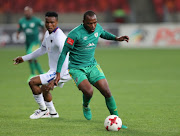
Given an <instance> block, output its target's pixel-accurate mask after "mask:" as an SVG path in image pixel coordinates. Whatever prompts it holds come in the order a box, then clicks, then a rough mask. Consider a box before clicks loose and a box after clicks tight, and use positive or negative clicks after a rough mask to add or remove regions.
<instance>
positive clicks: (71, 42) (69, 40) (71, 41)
mask: <svg viewBox="0 0 180 136" xmlns="http://www.w3.org/2000/svg"><path fill="white" fill-rule="evenodd" d="M67 43H68V44H70V45H73V44H74V40H73V39H71V38H69V37H68V39H67Z"/></svg>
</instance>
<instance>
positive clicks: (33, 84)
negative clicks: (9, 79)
mask: <svg viewBox="0 0 180 136" xmlns="http://www.w3.org/2000/svg"><path fill="white" fill-rule="evenodd" d="M40 85H41V80H40V77H39V76H35V77H33V78H31V80H30V81H29V86H30V88H31V90H32V93H33V96H34V99H35V101H36V102H37V103H38V105H39V109H38V110H36V111H35V113H34V114H32V115H31V116H30V118H31V119H38V118H40V117H42V116H43V115H44V114H46V113H47V112H48V110H47V108H46V105H45V102H44V98H43V95H42V91H41V88H40Z"/></svg>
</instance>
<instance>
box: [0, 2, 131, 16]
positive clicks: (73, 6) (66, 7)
mask: <svg viewBox="0 0 180 136" xmlns="http://www.w3.org/2000/svg"><path fill="white" fill-rule="evenodd" d="M27 5H28V6H31V7H33V9H34V11H35V12H45V11H52V10H55V11H57V12H60V13H74V12H75V13H80V12H84V11H86V10H89V9H91V10H93V11H95V12H105V11H107V10H110V11H114V10H116V9H119V8H121V9H123V10H125V11H126V12H129V5H128V0H50V1H45V0H4V1H1V2H0V13H4V12H10V13H21V12H23V9H24V7H25V6H27Z"/></svg>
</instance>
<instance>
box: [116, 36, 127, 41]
mask: <svg viewBox="0 0 180 136" xmlns="http://www.w3.org/2000/svg"><path fill="white" fill-rule="evenodd" d="M115 40H116V41H120V42H121V41H126V42H128V41H129V37H128V36H121V37H116V38H115Z"/></svg>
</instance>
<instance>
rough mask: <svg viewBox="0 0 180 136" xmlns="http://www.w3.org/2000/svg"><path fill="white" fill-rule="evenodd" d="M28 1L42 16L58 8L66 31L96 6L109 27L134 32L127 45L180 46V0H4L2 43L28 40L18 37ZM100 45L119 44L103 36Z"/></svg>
mask: <svg viewBox="0 0 180 136" xmlns="http://www.w3.org/2000/svg"><path fill="white" fill-rule="evenodd" d="M27 5H28V6H31V7H32V8H33V9H34V14H35V15H36V16H38V17H40V18H41V19H42V20H44V14H45V12H47V11H56V12H58V13H59V16H60V17H59V18H60V22H59V23H60V25H59V26H60V27H61V28H62V29H63V30H64V32H65V33H66V34H67V33H68V32H69V31H70V30H71V29H72V28H73V27H75V26H76V25H78V24H79V23H81V22H82V15H83V13H84V12H85V11H86V10H93V11H95V12H96V13H97V16H98V21H99V23H101V24H102V25H103V26H104V28H105V29H106V30H108V31H110V32H112V33H114V34H117V35H121V34H123V35H125V34H126V35H128V36H130V42H129V43H128V45H127V44H126V45H125V47H126V46H127V47H179V46H180V26H179V25H178V23H179V21H180V0H98V1H96V0H90V1H89V0H76V1H74V0H51V1H50V2H47V1H45V0H0V47H4V46H12V45H18V46H19V45H22V44H23V43H24V37H23V35H21V38H20V40H18V41H17V39H16V36H15V35H16V30H17V22H18V20H19V19H20V18H21V17H22V16H23V9H24V7H25V6H27ZM101 43H102V44H101ZM124 44H125V43H124ZM99 45H102V46H111V45H118V44H114V42H109V41H104V40H102V39H100V42H99ZM119 46H124V45H123V44H122V45H120V44H119Z"/></svg>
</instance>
